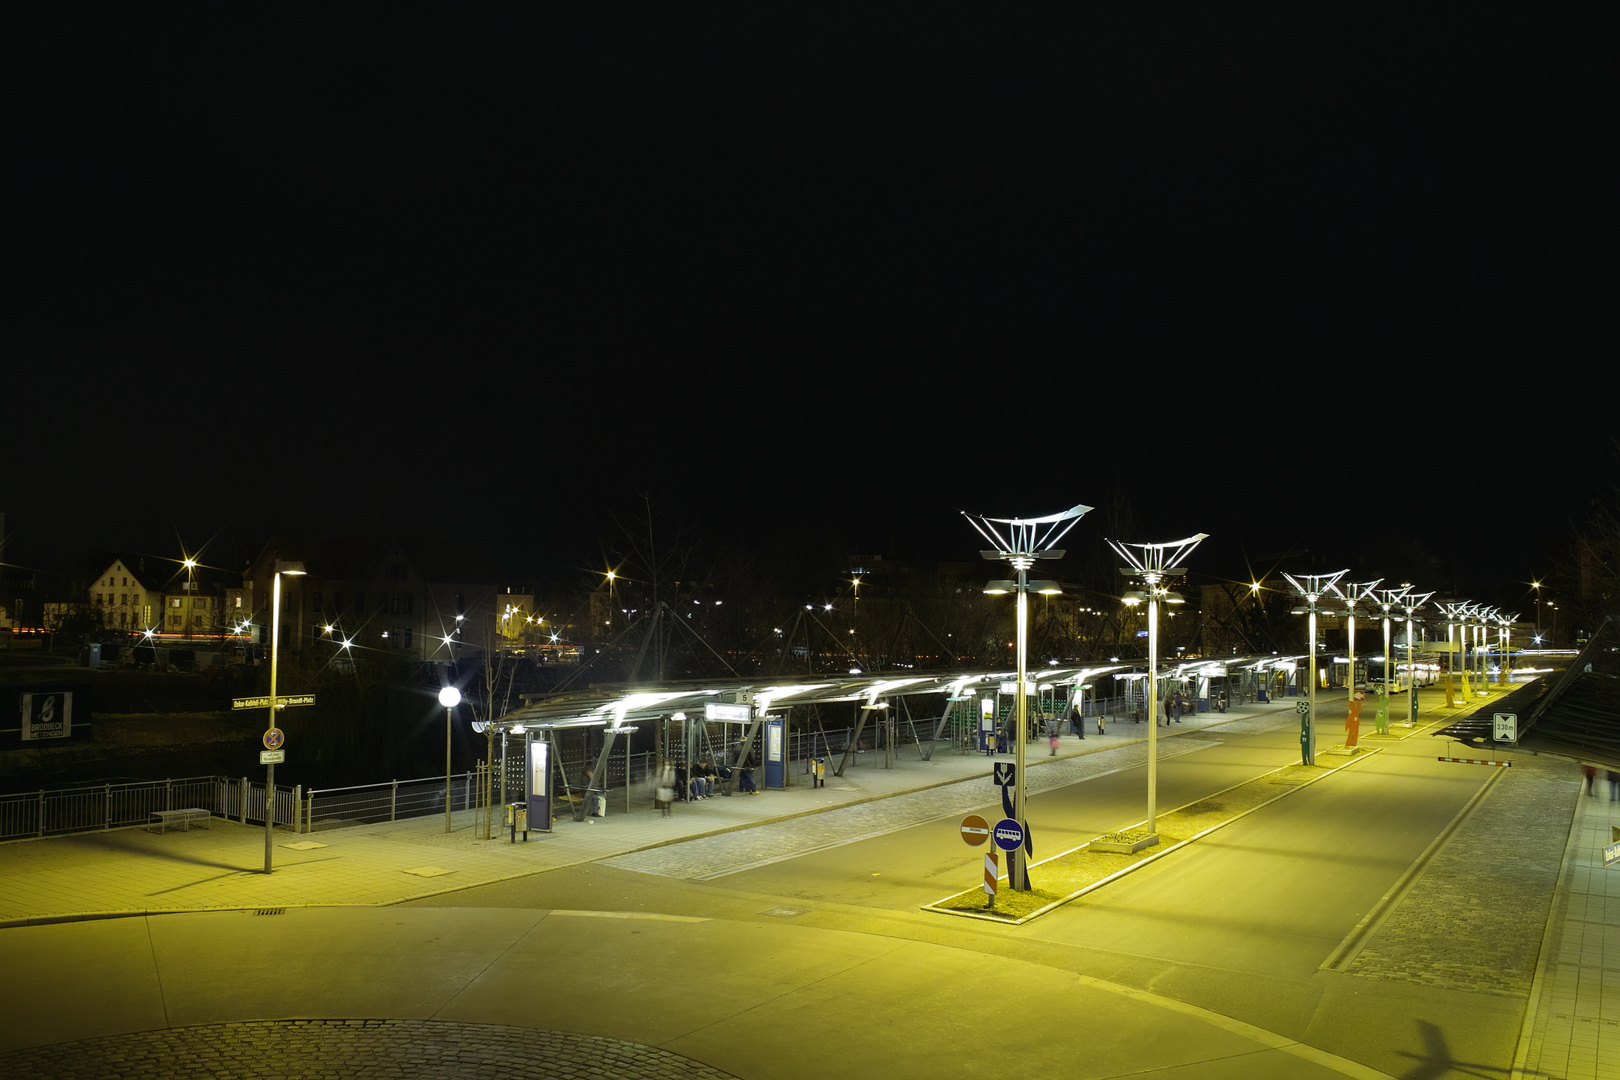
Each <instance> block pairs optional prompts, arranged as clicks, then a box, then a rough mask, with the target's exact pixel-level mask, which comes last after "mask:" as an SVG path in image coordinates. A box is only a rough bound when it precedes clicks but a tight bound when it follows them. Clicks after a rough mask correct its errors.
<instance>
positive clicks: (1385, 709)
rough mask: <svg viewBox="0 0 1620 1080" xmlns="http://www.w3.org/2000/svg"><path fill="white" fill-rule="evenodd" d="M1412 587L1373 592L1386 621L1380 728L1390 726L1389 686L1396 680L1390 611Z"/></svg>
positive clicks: (1379, 716) (1380, 695)
mask: <svg viewBox="0 0 1620 1080" xmlns="http://www.w3.org/2000/svg"><path fill="white" fill-rule="evenodd" d="M1411 588H1412V586H1411V585H1402V586H1401V587H1400V588H1398V589H1379V590H1377V591H1376V592H1375V593H1373V597H1372V599H1373V603H1375V604H1377V605H1378V610H1379V611H1381V612H1382V613H1383V623H1384V687H1383V690H1382V691H1381V692H1380V694H1379V698H1378V701H1379V705H1378V727H1379V729H1380V730H1382V729H1384V728H1387V727H1388V726H1389V688H1390V687H1391V686H1393V685H1394V680H1393V679H1392V678H1390V676H1391V675H1393V674H1394V673H1395V669H1394V668H1393V667H1391V666H1390V664H1391V660H1392V658H1391V656H1390V633H1389V620H1390V612H1391V611H1393V610H1394V609H1395V606H1396V605H1397V604H1399V603H1400V602H1401V599H1402V597H1404V596H1405V595H1406V594H1407V593H1408V592H1409V591H1410V590H1411Z"/></svg>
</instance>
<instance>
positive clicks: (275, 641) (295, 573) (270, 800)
mask: <svg viewBox="0 0 1620 1080" xmlns="http://www.w3.org/2000/svg"><path fill="white" fill-rule="evenodd" d="M305 572H306V571H305V570H304V564H303V563H301V562H289V561H285V560H281V559H278V560H276V569H275V572H274V573H273V574H272V575H271V577H270V725H269V730H274V729H275V726H276V710H277V709H278V708H280V707H281V701H280V699H279V698H277V697H276V670H277V666H278V662H279V661H280V659H281V576H282V575H283V574H285V575H287V576H288V577H302V576H303V575H304V574H305ZM268 733H269V732H268V731H267V732H266V734H268ZM264 768H265V773H264V872H265V873H267V874H268V873H270V872H271V870H272V869H273V867H272V865H271V863H272V853H273V852H274V851H275V845H276V763H275V762H273V761H272V762H269V763H267V764H266V765H265V767H264Z"/></svg>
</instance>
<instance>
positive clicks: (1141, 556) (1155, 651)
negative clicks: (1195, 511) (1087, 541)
mask: <svg viewBox="0 0 1620 1080" xmlns="http://www.w3.org/2000/svg"><path fill="white" fill-rule="evenodd" d="M1207 539H1209V534H1208V533H1198V534H1196V535H1194V536H1189V537H1187V538H1186V539H1184V540H1174V541H1171V542H1170V543H1167V544H1131V543H1121V542H1119V541H1115V540H1109V541H1108V546H1109V547H1111V548H1113V549H1114V550H1115V551H1116V552H1118V553H1119V555H1120V557H1121V558H1123V559H1124V560H1125V561H1126V562H1128V563H1130V565H1129V566H1122V567H1120V568H1119V572H1120V573H1121V574H1123V575H1125V576H1126V577H1137V578H1141V579H1142V581H1143V583H1144V584H1146V585H1147V589H1146V590H1144V592H1129V593H1127V594H1126V595H1125V602H1126V603H1127V604H1139V603H1141V602H1142V601H1143V600H1144V599H1145V600H1146V601H1147V605H1148V687H1147V693H1148V776H1147V781H1148V797H1147V804H1148V806H1147V808H1148V820H1147V830H1148V833H1149V834H1150V835H1151V836H1152V837H1153V842H1154V843H1157V842H1158V832H1159V601H1161V600H1168V601H1170V602H1172V603H1179V602H1180V599H1179V598H1178V597H1176V596H1173V595H1172V594H1171V593H1170V591H1169V589H1168V588H1167V587H1166V581H1167V580H1168V579H1170V578H1179V577H1185V576H1186V574H1187V568H1186V567H1185V566H1183V565H1182V562H1183V560H1185V559H1186V557H1187V556H1188V555H1191V554H1192V553H1193V550H1194V549H1195V548H1197V547H1198V545H1199V544H1201V543H1203V542H1204V541H1205V540H1207ZM1144 593H1145V595H1144Z"/></svg>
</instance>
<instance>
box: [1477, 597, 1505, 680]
mask: <svg viewBox="0 0 1620 1080" xmlns="http://www.w3.org/2000/svg"><path fill="white" fill-rule="evenodd" d="M1499 614H1501V609H1500V608H1494V607H1487V606H1485V605H1484V604H1481V605H1480V606H1479V607H1478V608H1477V609H1476V610H1475V611H1474V667H1475V669H1476V670H1478V672H1479V690H1478V691H1476V693H1478V694H1480V695H1481V696H1483V695H1485V694H1488V693H1490V690H1489V689H1488V688H1489V686H1490V684H1491V675H1490V672H1488V671H1486V670H1485V666H1486V665H1485V654H1486V652H1488V651H1489V650H1490V647H1491V623H1493V622H1495V621H1496V617H1497V616H1498V615H1499Z"/></svg>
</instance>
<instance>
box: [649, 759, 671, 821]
mask: <svg viewBox="0 0 1620 1080" xmlns="http://www.w3.org/2000/svg"><path fill="white" fill-rule="evenodd" d="M674 801H675V766H674V764H673V763H672V762H668V761H666V762H664V767H663V768H662V769H660V770H658V791H657V793H656V794H655V795H654V797H653V802H654V804H656V805H657V807H658V810H659V812H660V813H661V814H662V815H663V816H664V817H669V808H670V804H671V803H673V802H674Z"/></svg>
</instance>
